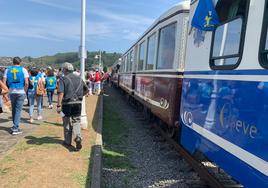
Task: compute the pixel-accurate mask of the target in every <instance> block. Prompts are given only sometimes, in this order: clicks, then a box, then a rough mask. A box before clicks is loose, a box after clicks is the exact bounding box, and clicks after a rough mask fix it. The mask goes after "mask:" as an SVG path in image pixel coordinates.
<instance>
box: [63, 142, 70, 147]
mask: <svg viewBox="0 0 268 188" xmlns="http://www.w3.org/2000/svg"><path fill="white" fill-rule="evenodd" d="M62 145H63V146H66V147H71V146H72V145H71V144H68V143H67V142H65V141H63V142H62Z"/></svg>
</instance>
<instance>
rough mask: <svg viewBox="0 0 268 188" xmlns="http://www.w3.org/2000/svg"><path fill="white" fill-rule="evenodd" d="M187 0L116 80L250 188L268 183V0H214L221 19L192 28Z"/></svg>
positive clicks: (155, 27)
mask: <svg viewBox="0 0 268 188" xmlns="http://www.w3.org/2000/svg"><path fill="white" fill-rule="evenodd" d="M201 1H203V0H192V1H183V2H181V3H179V4H177V5H175V6H174V7H172V8H171V9H170V10H168V11H167V12H166V13H164V14H163V15H162V16H160V17H159V18H158V19H157V20H156V21H155V22H154V23H153V24H152V26H151V27H150V28H148V29H147V30H146V31H145V33H144V34H143V35H142V36H141V37H140V38H139V39H138V40H137V42H136V43H134V45H133V46H131V48H129V50H127V51H126V53H124V54H123V56H122V58H121V59H120V62H117V63H116V65H115V67H117V68H116V69H117V70H118V68H119V65H120V69H119V70H118V71H116V72H115V73H114V79H113V82H116V84H117V85H118V86H119V87H120V88H121V89H122V90H123V91H125V92H126V93H127V94H128V95H129V96H131V97H132V98H133V99H135V100H136V101H139V102H140V103H141V104H142V105H143V106H144V107H145V108H146V109H147V110H148V111H149V112H151V113H152V114H154V116H156V117H157V118H158V119H159V120H160V121H161V122H164V123H165V125H166V127H167V130H168V133H169V134H170V135H173V134H174V132H175V131H174V130H179V132H178V137H177V139H178V142H179V143H180V144H181V145H182V146H183V147H184V148H185V149H186V150H187V151H188V152H189V153H191V154H193V155H194V154H195V153H197V152H201V153H202V154H203V155H204V156H206V157H207V158H208V159H209V160H210V161H213V162H215V163H216V164H217V165H218V166H219V167H221V168H222V169H224V170H225V171H226V172H227V173H228V174H229V175H231V176H232V177H233V178H234V179H236V180H237V181H238V182H239V183H241V184H242V185H243V186H244V187H250V188H255V187H256V188H264V187H268V70H267V68H268V36H267V33H268V0H212V1H213V3H214V6H215V10H216V12H217V15H218V17H219V20H220V23H219V24H218V25H217V26H216V27H215V29H214V30H213V31H211V32H210V31H207V32H205V31H200V30H198V29H196V28H194V27H192V25H191V23H192V19H193V17H194V14H195V11H196V10H197V7H198V5H199V3H200V2H201Z"/></svg>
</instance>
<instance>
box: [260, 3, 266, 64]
mask: <svg viewBox="0 0 268 188" xmlns="http://www.w3.org/2000/svg"><path fill="white" fill-rule="evenodd" d="M267 20H268V1H267V0H266V1H265V11H264V16H263V24H262V25H263V28H262V34H261V40H260V54H259V61H260V63H261V65H262V66H263V67H264V68H266V69H267V68H268V21H267Z"/></svg>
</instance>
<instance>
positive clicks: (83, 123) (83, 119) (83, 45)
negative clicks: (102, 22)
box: [79, 0, 88, 129]
mask: <svg viewBox="0 0 268 188" xmlns="http://www.w3.org/2000/svg"><path fill="white" fill-rule="evenodd" d="M79 50H80V53H79V55H80V62H81V65H80V72H81V78H82V79H83V80H85V59H86V58H87V50H86V0H81V46H80V49H79ZM87 125H88V121H87V114H86V101H85V97H83V102H82V110H81V128H83V129H86V128H87Z"/></svg>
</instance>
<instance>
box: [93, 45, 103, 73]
mask: <svg viewBox="0 0 268 188" xmlns="http://www.w3.org/2000/svg"><path fill="white" fill-rule="evenodd" d="M95 59H99V69H100V71H102V66H101V50H99V55H95Z"/></svg>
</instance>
